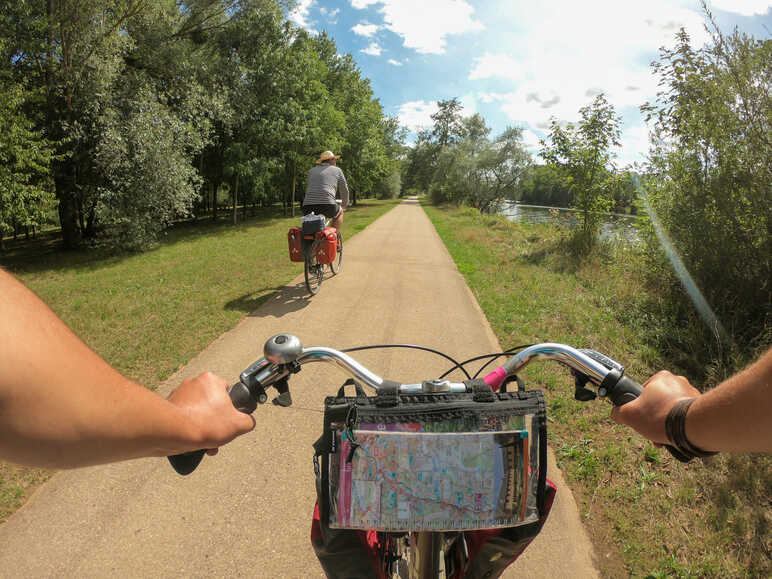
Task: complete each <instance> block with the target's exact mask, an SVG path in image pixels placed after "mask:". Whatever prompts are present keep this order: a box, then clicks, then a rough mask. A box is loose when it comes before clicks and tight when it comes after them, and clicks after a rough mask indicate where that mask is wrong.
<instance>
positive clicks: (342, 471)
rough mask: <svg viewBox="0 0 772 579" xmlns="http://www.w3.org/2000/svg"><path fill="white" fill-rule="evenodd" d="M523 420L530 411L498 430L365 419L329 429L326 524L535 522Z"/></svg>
mask: <svg viewBox="0 0 772 579" xmlns="http://www.w3.org/2000/svg"><path fill="white" fill-rule="evenodd" d="M526 423H527V424H526ZM530 423H531V417H530V416H528V417H527V419H526V418H525V417H523V416H520V417H518V420H517V421H512V422H509V423H507V424H506V426H507V427H508V428H507V429H505V430H492V431H485V432H416V431H406V430H402V429H399V430H378V429H374V428H370V427H371V426H375V425H367V424H361V425H360V429H357V430H351V429H340V430H334V431H333V432H332V435H333V436H334V438H335V442H334V443H333V448H332V450H333V452H331V453H330V454H329V455H328V457H329V460H328V463H327V464H328V468H329V471H328V484H329V495H328V496H329V524H330V527H332V528H343V529H372V530H381V531H451V530H472V529H492V528H500V527H512V526H516V525H519V524H523V523H526V522H531V521H535V520H537V519H538V513H537V509H536V500H535V498H534V491H535V476H533V474H534V473H533V472H532V468H531V464H530V463H531V460H532V456H533V453H532V451H533V450H534V449H533V448H531V445H530V444H529V442H530V440H531V437H530V436H529V429H530V426H531V425H530ZM513 426H515V428H514V429H513V428H512V427H513ZM361 427H364V428H361Z"/></svg>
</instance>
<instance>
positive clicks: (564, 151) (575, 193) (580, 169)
mask: <svg viewBox="0 0 772 579" xmlns="http://www.w3.org/2000/svg"><path fill="white" fill-rule="evenodd" d="M579 115H580V117H581V118H580V120H579V121H578V123H577V124H576V125H574V124H572V123H568V124H567V125H566V126H565V127H564V126H562V125H561V124H560V123H559V122H558V121H557V120H556V119H552V121H551V122H550V135H549V142H546V141H542V150H541V152H540V155H541V156H542V158H544V160H545V161H546V162H547V163H548V164H549V165H551V166H552V167H555V168H559V169H560V170H562V173H563V175H565V177H566V184H567V186H568V189H569V191H570V192H571V199H572V204H573V206H575V207H577V208H579V209H580V210H581V212H582V230H581V231H580V232H579V234H580V235H581V236H582V241H583V242H584V245H585V246H586V247H591V246H592V245H593V244H594V243H595V240H596V238H597V234H598V230H599V228H600V220H601V216H602V213H603V212H605V211H608V209H609V208H610V207H611V204H612V191H613V189H614V186H615V176H614V174H613V172H612V170H613V158H614V155H613V153H612V150H611V148H612V147H614V146H618V145H619V135H620V128H619V125H620V119H619V117H618V116H617V115H616V113H615V112H614V107H613V106H612V105H611V104H609V102H608V101H607V100H606V97H605V95H603V94H599V95H598V96H596V97H595V99H594V100H593V102H592V103H591V104H589V105H587V106H584V107H582V108H581V109H580V110H579Z"/></svg>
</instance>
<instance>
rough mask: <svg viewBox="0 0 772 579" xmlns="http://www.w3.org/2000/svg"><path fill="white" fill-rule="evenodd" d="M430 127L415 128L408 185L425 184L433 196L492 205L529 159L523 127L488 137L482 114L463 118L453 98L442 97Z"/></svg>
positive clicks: (503, 196) (481, 206)
mask: <svg viewBox="0 0 772 579" xmlns="http://www.w3.org/2000/svg"><path fill="white" fill-rule="evenodd" d="M439 107H440V108H439V111H438V112H437V113H435V114H434V115H432V118H433V119H434V123H435V124H434V128H433V129H432V130H431V131H424V132H422V133H421V134H419V138H418V142H417V143H416V145H415V147H413V149H411V151H410V152H409V153H408V163H407V171H406V176H405V180H406V181H407V182H408V187H414V188H422V187H426V188H427V189H429V191H430V192H431V195H432V199H433V200H434V202H444V201H451V202H454V203H463V204H466V205H470V206H472V207H475V208H476V209H478V210H479V211H480V212H481V213H488V212H491V211H495V210H496V209H497V208H498V206H499V204H500V203H501V201H502V200H504V199H506V198H507V197H509V196H511V194H512V191H513V190H514V188H515V186H516V184H517V183H518V182H519V180H520V178H521V176H522V175H523V173H524V171H525V170H526V168H527V167H528V165H529V163H530V155H529V154H528V153H527V152H526V150H525V148H524V147H523V143H522V130H521V129H519V128H508V129H506V130H505V131H504V132H503V133H502V134H501V135H499V136H497V137H496V138H494V139H492V140H491V139H490V138H489V135H490V128H488V126H487V125H486V124H485V120H484V119H483V118H482V117H481V116H480V115H477V114H475V115H472V116H471V117H467V118H462V117H461V115H460V112H459V111H460V108H461V105H460V104H459V102H458V100H457V99H451V100H449V101H441V102H440V103H439Z"/></svg>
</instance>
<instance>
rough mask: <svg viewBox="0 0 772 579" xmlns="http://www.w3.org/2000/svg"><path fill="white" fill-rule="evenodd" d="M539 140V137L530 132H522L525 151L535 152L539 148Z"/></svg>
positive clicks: (528, 130) (527, 130)
mask: <svg viewBox="0 0 772 579" xmlns="http://www.w3.org/2000/svg"><path fill="white" fill-rule="evenodd" d="M540 139H541V137H539V135H537V134H536V133H534V132H533V131H532V130H530V129H524V130H523V144H524V145H525V148H526V149H527V150H529V151H532V152H537V151H538V150H539V149H540V148H541V143H540V142H539V140H540Z"/></svg>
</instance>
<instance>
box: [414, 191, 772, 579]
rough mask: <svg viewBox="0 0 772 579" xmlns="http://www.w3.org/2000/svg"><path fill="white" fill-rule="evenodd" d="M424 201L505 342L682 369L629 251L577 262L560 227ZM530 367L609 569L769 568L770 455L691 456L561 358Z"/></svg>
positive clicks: (636, 369)
mask: <svg viewBox="0 0 772 579" xmlns="http://www.w3.org/2000/svg"><path fill="white" fill-rule="evenodd" d="M424 208H425V210H426V212H427V214H428V215H429V217H430V219H431V220H432V222H433V223H434V225H435V227H436V229H437V231H438V233H439V234H440V236H441V237H442V239H443V241H444V242H445V244H446V246H447V248H448V250H449V251H450V253H451V255H452V256H453V258H454V260H455V261H456V264H457V266H458V268H459V270H460V271H461V273H462V274H463V275H464V277H465V278H466V281H467V283H468V284H469V287H470V288H471V290H472V292H473V293H474V295H475V297H476V298H477V300H478V302H479V304H480V306H481V307H482V309H483V311H484V312H485V315H486V316H487V318H488V320H489V322H490V324H491V326H492V328H493V330H494V332H495V333H496V335H497V336H498V339H499V341H500V343H501V345H502V346H503V347H509V346H514V345H517V344H523V343H533V342H542V341H554V342H563V343H567V344H570V345H573V346H576V347H589V348H594V349H596V350H599V351H601V352H604V353H607V354H609V355H610V356H611V357H612V358H615V359H617V360H619V361H621V362H622V363H624V364H625V365H626V367H627V373H628V375H630V376H633V377H637V378H639V379H642V378H645V377H646V376H649V375H650V374H652V373H653V372H655V371H656V370H658V369H661V368H663V367H666V368H670V369H673V370H675V371H679V370H680V369H679V368H678V366H677V364H675V361H674V360H667V359H664V358H663V356H662V355H661V354H660V353H659V352H658V351H657V349H656V348H655V347H653V346H651V345H647V344H646V343H645V341H644V340H642V339H641V336H645V335H649V334H650V332H647V331H646V329H647V328H648V327H649V326H650V325H651V324H663V321H662V320H660V319H658V318H657V316H656V312H652V311H651V305H652V304H654V305H655V306H656V303H657V296H656V295H651V294H650V293H647V291H646V289H645V288H644V287H643V284H642V282H641V280H642V279H643V277H642V272H641V269H640V267H641V265H640V264H641V263H642V260H641V256H640V255H637V254H636V251H635V250H634V249H632V248H630V247H628V246H623V245H618V246H614V245H608V244H607V245H602V246H600V247H599V248H598V249H597V251H596V252H595V253H594V254H592V255H591V256H590V257H588V258H586V259H583V260H581V261H579V260H576V259H575V258H573V257H571V254H570V252H568V251H566V239H565V238H564V237H563V236H562V234H561V232H560V230H558V229H556V228H555V227H552V226H545V225H531V224H514V223H511V222H508V221H506V220H505V219H504V218H501V217H497V216H482V215H480V214H479V213H478V212H477V211H476V210H473V209H457V208H444V207H443V208H437V207H434V206H431V205H428V204H424ZM665 323H666V322H665ZM662 330H663V331H667V327H666V326H664V327H663V328H662ZM523 378H524V379H525V382H526V384H527V385H529V384H530V385H531V387H540V388H542V389H543V390H544V391H545V393H546V396H547V401H548V414H549V416H550V422H549V433H550V434H549V438H550V444H551V445H552V446H553V448H554V450H555V452H556V455H557V459H558V463H559V466H560V467H561V469H562V470H563V472H564V474H565V475H566V477H567V479H568V481H569V484H570V486H571V489H572V491H573V493H574V495H575V496H576V498H577V501H578V504H579V509H580V512H581V516H582V518H583V521H584V523H585V525H586V528H587V529H588V531H589V533H590V536H591V538H592V540H593V543H594V545H595V554H596V562H597V564H598V567H599V569H600V570H601V573H602V575H603V576H606V577H630V576H631V577H768V576H770V571H772V567H771V566H770V553H771V552H772V549H771V547H772V540H771V537H772V535H771V533H770V512H772V511H771V510H770V506H772V500H771V497H772V466H771V465H772V461H770V458H769V457H764V456H753V455H734V456H731V457H730V456H719V457H717V458H716V459H714V460H713V461H711V462H710V463H707V464H703V463H701V462H697V463H694V462H693V463H690V464H688V465H682V464H681V463H679V462H677V461H675V459H672V458H671V457H670V455H669V454H667V453H666V452H665V451H662V450H658V449H656V448H654V447H653V446H652V445H651V444H649V443H648V442H647V441H645V440H644V439H643V438H642V437H640V436H638V435H637V434H636V433H634V432H633V431H631V430H629V429H627V428H625V427H621V426H617V425H615V424H614V423H613V422H611V420H610V419H609V416H608V414H609V407H608V405H606V404H600V403H597V402H592V403H580V402H577V401H575V400H574V398H573V380H572V378H571V377H570V375H569V373H568V372H566V371H565V370H564V369H561V368H559V367H557V366H556V365H554V364H533V365H531V366H529V367H528V368H526V370H525V371H524V373H523Z"/></svg>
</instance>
